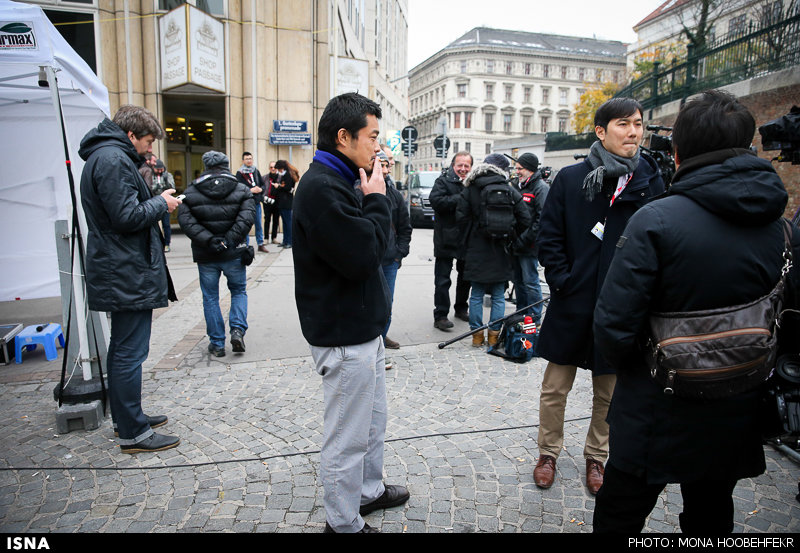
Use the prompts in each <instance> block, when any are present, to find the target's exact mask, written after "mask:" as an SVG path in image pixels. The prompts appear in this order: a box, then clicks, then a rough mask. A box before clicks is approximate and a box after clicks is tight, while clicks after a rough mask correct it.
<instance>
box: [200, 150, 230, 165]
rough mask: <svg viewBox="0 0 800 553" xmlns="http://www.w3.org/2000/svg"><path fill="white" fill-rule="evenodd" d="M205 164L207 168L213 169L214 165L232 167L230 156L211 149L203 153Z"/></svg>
mask: <svg viewBox="0 0 800 553" xmlns="http://www.w3.org/2000/svg"><path fill="white" fill-rule="evenodd" d="M203 166H204V167H205V168H206V169H211V168H213V167H221V168H223V169H228V168H229V167H230V161H229V160H228V156H226V155H225V154H223V153H222V152H215V151H214V150H210V151H208V152H206V153H204V154H203Z"/></svg>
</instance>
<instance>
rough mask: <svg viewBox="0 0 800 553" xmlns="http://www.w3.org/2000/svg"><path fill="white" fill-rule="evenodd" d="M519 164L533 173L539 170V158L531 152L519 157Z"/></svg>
mask: <svg viewBox="0 0 800 553" xmlns="http://www.w3.org/2000/svg"><path fill="white" fill-rule="evenodd" d="M517 163H519V164H520V165H522V166H523V167H524V168H525V169H527V170H528V171H531V172H533V173H535V172H536V170H537V169H538V168H539V158H538V157H536V155H535V154H532V153H530V152H525V153H524V154H522V155H521V156H519V159H517Z"/></svg>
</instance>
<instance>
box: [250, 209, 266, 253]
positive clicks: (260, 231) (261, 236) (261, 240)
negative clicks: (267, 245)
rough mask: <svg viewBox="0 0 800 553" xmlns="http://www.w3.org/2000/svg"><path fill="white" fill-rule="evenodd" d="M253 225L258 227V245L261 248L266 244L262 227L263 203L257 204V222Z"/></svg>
mask: <svg viewBox="0 0 800 553" xmlns="http://www.w3.org/2000/svg"><path fill="white" fill-rule="evenodd" d="M253 224H254V225H255V226H256V244H258V245H259V246H261V245H263V244H264V229H263V228H262V227H261V202H256V220H255V221H254V223H253Z"/></svg>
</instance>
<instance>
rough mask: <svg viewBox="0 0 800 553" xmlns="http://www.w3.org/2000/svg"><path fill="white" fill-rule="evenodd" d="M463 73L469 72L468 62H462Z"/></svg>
mask: <svg viewBox="0 0 800 553" xmlns="http://www.w3.org/2000/svg"><path fill="white" fill-rule="evenodd" d="M461 72H462V73H466V72H467V62H466V61H462V62H461Z"/></svg>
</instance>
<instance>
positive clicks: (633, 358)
mask: <svg viewBox="0 0 800 553" xmlns="http://www.w3.org/2000/svg"><path fill="white" fill-rule="evenodd" d="M787 197H788V196H787V193H786V190H785V189H784V186H783V183H782V182H781V180H780V178H779V177H778V175H777V174H776V173H775V170H774V169H773V167H772V164H771V163H770V162H768V161H766V160H763V159H759V158H758V157H756V156H755V154H753V153H752V152H750V151H749V150H723V151H719V152H711V153H709V154H704V155H702V156H698V157H696V158H691V159H690V160H688V161H687V162H685V163H683V164H681V166H680V168H679V170H678V172H677V173H676V175H675V179H674V181H673V184H672V186H671V188H670V190H669V194H668V195H667V196H666V197H665V198H663V199H659V200H657V201H654V202H652V203H650V204H648V205H647V206H645V207H643V208H642V209H641V210H640V211H638V212H637V213H636V214H635V215H634V216H633V217H632V218H631V220H630V223H629V224H628V227H627V228H626V229H625V233H624V237H625V240H624V241H622V242H621V245H620V246H621V247H618V248H617V253H616V255H615V257H614V261H613V262H612V264H611V268H610V269H609V271H608V277H607V278H606V282H605V285H604V286H603V289H602V292H601V293H600V297H599V299H598V303H597V310H596V312H595V321H594V332H595V337H596V344H597V349H598V350H599V351H600V352H601V353H602V354H603V355H604V356H605V357H606V358H607V359H608V360H609V361H610V362H611V363H612V365H613V366H614V367H615V368H616V372H617V385H616V390H615V392H614V396H613V399H612V400H611V407H610V409H609V413H608V421H609V425H610V432H611V442H610V452H611V456H610V459H609V461H610V462H611V463H613V464H614V466H615V467H616V468H618V469H620V470H623V471H625V472H628V473H631V474H636V475H638V476H644V477H646V478H647V480H648V481H649V482H651V483H665V482H689V481H693V480H701V479H705V478H717V479H722V478H745V477H752V476H756V475H758V474H761V473H762V472H763V471H764V468H765V465H764V450H763V446H762V443H761V438H760V434H759V431H758V410H759V404H758V401H757V393H755V392H754V393H747V394H741V395H739V396H736V397H734V398H728V399H720V400H687V399H682V398H677V397H674V396H666V395H665V394H664V393H663V390H662V388H660V387H659V386H657V385H656V384H654V383H653V382H652V381H651V379H650V376H649V371H648V370H647V368H646V366H645V360H644V357H643V355H644V352H643V350H642V349H640V344H641V343H642V342H643V340H644V337H645V333H644V330H645V324H646V321H647V317H648V314H649V313H650V312H652V311H658V312H673V311H694V310H701V309H712V308H718V307H727V306H732V305H738V304H742V303H747V302H750V301H752V300H756V299H758V298H759V297H761V296H764V295H766V294H767V293H769V292H770V291H771V290H772V288H773V287H774V286H775V284H776V283H777V281H778V277H779V274H780V269H781V266H782V265H783V262H782V255H781V253H782V251H783V248H784V238H783V227H782V222H781V220H780V217H781V215H782V213H783V211H784V209H785V207H786V203H787ZM793 249H794V258H795V259H800V231H798V229H796V228H795V229H794V237H793ZM798 282H800V271H798V267H797V264H796V263H795V267H794V269H793V270H792V272H791V273H790V281H789V286H788V291H787V295H786V302H785V304H784V307H793V308H795V309H797V307H798V305H800V303H798V299H797V298H798V292H800V290H798ZM797 339H800V337H798V338H797Z"/></svg>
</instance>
